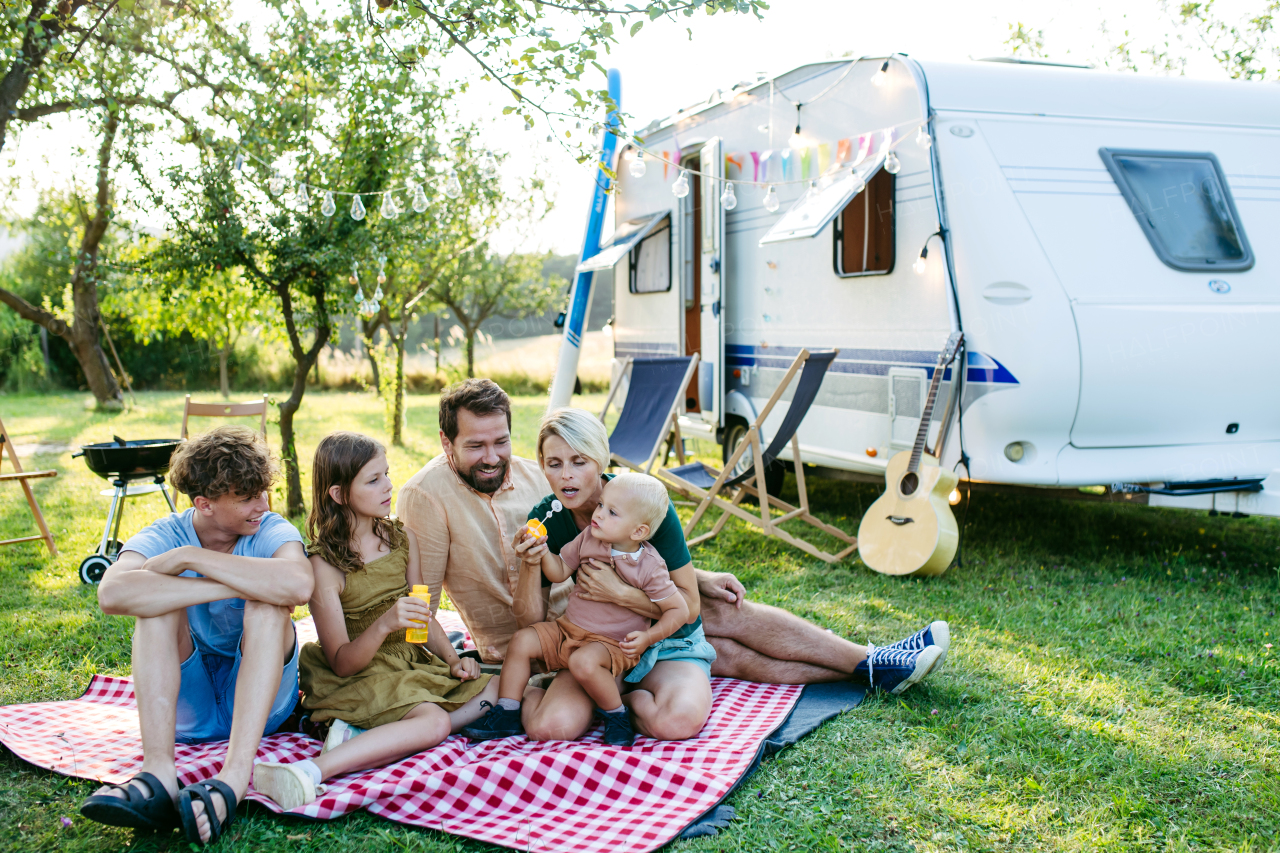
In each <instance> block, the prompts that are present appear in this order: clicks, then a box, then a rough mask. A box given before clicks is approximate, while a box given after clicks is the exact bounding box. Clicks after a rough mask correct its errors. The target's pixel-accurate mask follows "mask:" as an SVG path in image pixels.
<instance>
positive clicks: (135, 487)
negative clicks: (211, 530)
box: [72, 435, 182, 583]
mask: <svg viewBox="0 0 1280 853" xmlns="http://www.w3.org/2000/svg"><path fill="white" fill-rule="evenodd" d="M112 438H114V439H115V441H108V442H103V443H101V444H86V445H83V446H82V447H81V448H80V452H79V453H73V454H72V457H73V458H74V457H76V456H83V457H84V461H85V464H86V465H88V466H89V470H90V471H92V472H93V473H95V474H97V475H98V476H99V477H101V478H102V479H104V480H107V481H109V482H110V483H111V485H112V486H113V487H114V489H106V490H104V491H103V492H102V494H103V495H104V496H105V495H109V496H110V497H111V508H110V509H109V510H107V524H106V526H105V527H104V528H103V530H102V542H101V543H100V544H99V545H98V550H97V551H95V552H93V553H92V554H90V555H89V556H88V557H85V558H84V560H83V562H81V563H80V580H81V581H82V582H83V583H97V582H98V581H100V580H102V576H103V575H104V574H106V571H107V569H108V568H110V567H111V564H112V563H114V562H115V561H116V558H117V557H119V556H120V546H121V545H122V544H123V543H121V542H120V520H121V519H122V518H123V517H124V502H125V500H126V499H127V498H131V497H137V496H138V495H146V494H151V493H152V492H160V493H161V494H163V495H164V499H165V500H166V501H168V502H169V509H170V510H171V511H172V512H177V511H178V508H177V507H176V506H175V505H174V503H173V497H172V496H171V495H170V494H169V487H168V486H166V485H165V482H164V475H165V473H166V472H168V470H169V459H170V457H172V456H173V451H174V450H175V449H177V447H178V445H179V444H182V439H180V438H145V439H141V440H139V441H125V440H124V439H123V438H121V437H120V436H118V435H113V436H112ZM140 480H150V481H151V482H150V483H147V484H141V483H139V482H138V481H140Z"/></svg>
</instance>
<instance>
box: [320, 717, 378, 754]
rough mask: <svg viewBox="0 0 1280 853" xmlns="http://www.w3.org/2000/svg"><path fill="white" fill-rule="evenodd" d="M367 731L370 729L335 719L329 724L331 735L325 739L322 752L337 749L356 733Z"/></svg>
mask: <svg viewBox="0 0 1280 853" xmlns="http://www.w3.org/2000/svg"><path fill="white" fill-rule="evenodd" d="M366 731H368V729H361V728H357V727H356V726H353V725H351V724H350V723H347V722H343V721H342V720H334V721H333V723H331V724H330V726H329V735H328V736H327V737H326V738H325V739H324V747H323V748H321V750H320V754H321V755H323V754H324V753H326V752H328V751H329V750H331V749H337V748H338V747H340V746H342V745H343V744H344V743H346V742H347V741H349V740H351V739H352V738H353V737H355V736H356V735H361V734H364V733H365V732H366Z"/></svg>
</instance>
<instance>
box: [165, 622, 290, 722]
mask: <svg viewBox="0 0 1280 853" xmlns="http://www.w3.org/2000/svg"><path fill="white" fill-rule="evenodd" d="M191 643H192V645H193V646H194V647H195V648H194V650H193V651H192V652H191V656H190V657H188V658H187V659H186V660H185V661H183V662H182V670H181V671H182V686H181V687H179V688H178V704H177V708H176V710H177V723H178V724H177V727H176V729H177V731H176V732H175V735H176V739H177V742H178V743H204V742H206V741H212V740H226V739H227V738H229V737H230V736H231V717H232V715H233V713H234V704H235V696H236V677H237V676H238V675H239V674H240V649H239V648H237V649H236V656H235V657H234V658H229V657H224V656H223V655H217V654H213V653H212V652H207V651H204V652H202V651H201V650H200V646H199V644H198V643H196V639H195V637H194V636H193V637H192V638H191ZM297 702H298V639H297V635H296V633H295V635H294V640H293V655H292V656H291V657H290V658H289V660H288V661H287V662H286V663H285V665H284V674H283V675H282V676H281V678H280V686H279V687H278V688H277V689H276V695H275V698H274V699H273V700H272V702H271V713H270V714H268V715H267V725H266V727H265V728H264V729H263V731H262V733H263V735H269V734H271V733H272V732H274V731H275V730H276V729H278V728H280V726H282V725H283V724H284V721H285V720H287V719H288V718H289V715H290V714H292V713H293V708H294V706H295V705H296V704H297Z"/></svg>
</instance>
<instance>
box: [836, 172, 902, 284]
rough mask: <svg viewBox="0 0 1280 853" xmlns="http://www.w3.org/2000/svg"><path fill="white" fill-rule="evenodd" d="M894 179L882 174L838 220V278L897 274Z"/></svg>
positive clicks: (874, 178)
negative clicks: (894, 254)
mask: <svg viewBox="0 0 1280 853" xmlns="http://www.w3.org/2000/svg"><path fill="white" fill-rule="evenodd" d="M893 220H894V209H893V175H891V174H889V173H888V172H886V171H885V170H884V169H881V170H879V171H878V172H876V173H875V175H873V176H872V177H871V180H869V181H867V188H866V189H865V190H863V191H862V192H860V193H858V194H857V195H856V196H854V197H853V200H852V201H850V202H849V203H848V204H847V205H845V208H844V210H842V211H841V212H840V215H839V216H837V217H836V228H835V232H836V251H835V265H836V275H840V276H854V275H885V274H886V273H891V272H893V242H894V241H893Z"/></svg>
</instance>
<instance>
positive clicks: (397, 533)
mask: <svg viewBox="0 0 1280 853" xmlns="http://www.w3.org/2000/svg"><path fill="white" fill-rule="evenodd" d="M386 452H387V449H386V448H385V447H383V446H382V445H381V444H380V443H379V442H377V441H375V440H373V439H372V438H369V436H367V435H361V434H360V433H358V432H334V433H330V434H329V435H326V436H325V437H324V439H322V440H321V442H320V446H319V447H317V448H316V455H315V457H314V458H313V459H312V461H311V513H310V515H308V516H307V538H309V539H310V540H311V553H313V554H318V555H319V556H320V557H321V558H322V559H324V561H325V562H327V563H328V564H329V565H331V566H333V567H334V568H335V569H338V570H339V571H341V572H342V573H343V574H351V573H352V572H358V571H360V570H361V569H363V568H364V561H363V560H361V559H360V554H359V553H357V551H356V549H355V548H354V547H353V546H352V541H351V539H352V535H353V532H354V530H355V526H356V514H355V513H354V512H352V510H351V506H350V503H351V484H352V483H353V482H355V479H356V477H357V476H358V475H359V474H360V469H361V468H363V467H364V466H366V465H368V464H369V461H370V460H371V459H373V458H374V457H376V456H377V455H378V454H380V453H382V454H385V453H386ZM334 486H337V487H338V488H339V489H340V492H339V493H340V494H341V495H342V501H341V502H338V501H335V500H334V499H333V495H331V494H329V489H331V488H332V487H334ZM373 532H374V533H375V534H377V536H378V538H379V539H381V540H382V542H383V544H385V545H386V546H387V547H388V548H389V549H391V550H392V551H394V550H396V549H397V548H399V547H401V545H403V544H404V543H406V542H407V541H408V536H407V535H406V534H405V532H404V530H402V529H401V528H400V525H399V524H397V523H396V522H393V521H392V520H391V519H390V518H375V519H374V520H373Z"/></svg>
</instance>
